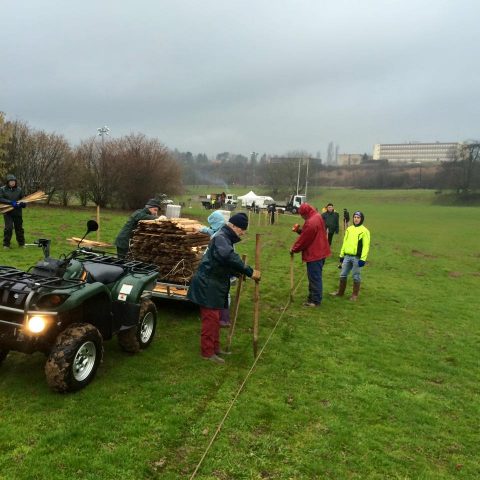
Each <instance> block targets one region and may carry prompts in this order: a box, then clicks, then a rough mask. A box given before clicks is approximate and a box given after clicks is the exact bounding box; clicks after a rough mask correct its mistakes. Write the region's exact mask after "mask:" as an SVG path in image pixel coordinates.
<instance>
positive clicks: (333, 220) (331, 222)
mask: <svg viewBox="0 0 480 480" xmlns="http://www.w3.org/2000/svg"><path fill="white" fill-rule="evenodd" d="M322 218H323V221H324V222H325V228H326V229H327V232H328V244H329V245H330V246H332V239H333V235H334V234H335V233H338V231H339V229H340V222H339V221H338V213H337V212H336V211H335V210H334V208H333V203H328V204H327V207H326V210H325V212H323V213H322Z"/></svg>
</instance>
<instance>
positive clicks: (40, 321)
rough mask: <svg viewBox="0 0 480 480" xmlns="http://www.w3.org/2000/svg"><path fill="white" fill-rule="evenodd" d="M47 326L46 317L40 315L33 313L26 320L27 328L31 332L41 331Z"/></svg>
mask: <svg viewBox="0 0 480 480" xmlns="http://www.w3.org/2000/svg"><path fill="white" fill-rule="evenodd" d="M46 326H47V318H46V317H44V316H41V315H34V316H33V317H30V318H29V319H28V321H27V329H28V330H29V331H30V332H31V333H41V332H43V331H44V330H45V327H46Z"/></svg>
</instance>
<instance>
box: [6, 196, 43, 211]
mask: <svg viewBox="0 0 480 480" xmlns="http://www.w3.org/2000/svg"><path fill="white" fill-rule="evenodd" d="M47 199H48V195H47V194H46V193H45V192H42V191H40V190H39V191H38V192H35V193H31V194H30V195H27V196H26V197H23V198H21V199H20V200H18V203H21V202H24V203H32V202H40V201H41V200H47ZM12 210H13V207H12V206H11V205H9V204H8V203H0V212H1V213H7V212H11V211H12Z"/></svg>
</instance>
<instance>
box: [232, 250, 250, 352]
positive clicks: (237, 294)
mask: <svg viewBox="0 0 480 480" xmlns="http://www.w3.org/2000/svg"><path fill="white" fill-rule="evenodd" d="M242 261H243V263H244V264H245V262H246V261H247V256H246V255H242ZM242 286H243V275H240V277H239V279H238V282H237V289H236V291H235V300H234V302H233V318H232V319H231V321H230V328H229V329H228V340H227V352H229V351H230V347H231V345H232V338H233V333H234V332H235V325H236V324H237V317H238V309H239V307H240V294H241V293H242Z"/></svg>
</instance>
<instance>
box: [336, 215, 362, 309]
mask: <svg viewBox="0 0 480 480" xmlns="http://www.w3.org/2000/svg"><path fill="white" fill-rule="evenodd" d="M364 220H365V216H364V215H363V213H362V212H360V211H357V212H355V213H354V214H353V225H351V226H350V227H348V228H347V230H346V231H345V236H344V238H343V244H342V249H341V250H340V259H339V260H340V264H341V268H342V271H341V272H340V283H339V286H338V290H337V291H336V292H333V293H332V295H333V296H336V297H342V296H343V295H344V294H345V289H346V287H347V277H348V274H349V273H350V272H352V277H353V293H352V296H351V297H350V300H352V301H356V300H357V298H358V293H359V292H360V283H361V276H360V270H361V268H362V267H364V266H365V263H366V261H367V256H368V252H369V250H370V232H369V230H368V229H367V228H366V227H365V225H363V222H364Z"/></svg>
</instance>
